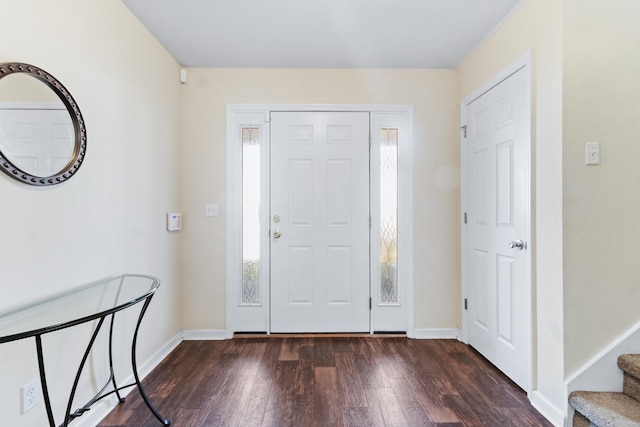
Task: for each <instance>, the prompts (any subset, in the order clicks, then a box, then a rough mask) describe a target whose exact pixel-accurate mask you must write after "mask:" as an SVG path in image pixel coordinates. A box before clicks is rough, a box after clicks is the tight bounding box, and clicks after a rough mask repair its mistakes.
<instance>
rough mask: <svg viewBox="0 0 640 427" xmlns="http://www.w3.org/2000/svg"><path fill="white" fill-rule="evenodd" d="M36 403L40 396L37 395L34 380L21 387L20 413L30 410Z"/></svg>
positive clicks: (35, 381) (36, 384)
mask: <svg viewBox="0 0 640 427" xmlns="http://www.w3.org/2000/svg"><path fill="white" fill-rule="evenodd" d="M38 402H40V395H39V394H38V380H37V379H35V380H33V381H31V382H30V383H29V384H27V385H25V386H23V387H22V413H23V414H24V413H26V412H27V411H29V410H31V408H33V407H34V406H36V405H37V404H38Z"/></svg>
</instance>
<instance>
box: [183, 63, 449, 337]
mask: <svg viewBox="0 0 640 427" xmlns="http://www.w3.org/2000/svg"><path fill="white" fill-rule="evenodd" d="M456 93H457V81H456V73H455V72H454V71H451V70H332V69H323V70H313V69H311V70H309V69H190V70H189V83H188V84H187V85H185V86H184V93H183V96H184V102H183V109H182V123H183V127H182V129H183V131H182V140H183V158H182V167H183V170H184V175H183V179H184V186H183V188H184V193H183V209H184V214H185V230H184V232H183V237H184V241H183V246H182V265H183V276H182V277H183V283H184V294H183V305H182V307H183V311H182V315H183V327H184V328H185V329H224V327H225V273H224V272H225V261H226V260H225V221H224V213H225V208H224V201H225V124H226V122H225V120H226V118H225V106H226V104H243V103H246V104H260V103H265V104H266V103H270V104H273V103H296V104H411V105H414V107H415V129H414V132H415V133H414V136H415V146H414V153H415V156H414V162H415V166H414V167H415V194H414V197H415V301H416V304H415V311H416V313H415V327H416V328H456V327H458V326H459V323H460V321H459V318H460V308H459V307H460V303H459V301H460V300H459V282H460V279H459V275H460V273H459V270H460V265H459V259H460V253H459V185H458V179H457V176H458V175H459V171H458V165H459V149H458V143H457V138H458V129H457V127H458V126H459V125H458V120H459V119H458V117H459V111H458V107H457V103H456ZM450 177H453V179H452V178H450ZM206 202H216V203H218V204H219V205H220V206H221V213H222V215H221V216H220V217H218V218H205V217H204V205H205V203H206Z"/></svg>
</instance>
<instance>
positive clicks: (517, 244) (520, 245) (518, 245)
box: [509, 239, 524, 251]
mask: <svg viewBox="0 0 640 427" xmlns="http://www.w3.org/2000/svg"><path fill="white" fill-rule="evenodd" d="M509 247H510V248H511V249H517V250H519V251H521V250H523V249H524V242H523V241H522V240H520V239H518V240H512V241H510V242H509Z"/></svg>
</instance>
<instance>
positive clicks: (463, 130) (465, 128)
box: [460, 125, 467, 138]
mask: <svg viewBox="0 0 640 427" xmlns="http://www.w3.org/2000/svg"><path fill="white" fill-rule="evenodd" d="M460 129H462V136H464V137H465V138H466V137H467V125H464V126H460Z"/></svg>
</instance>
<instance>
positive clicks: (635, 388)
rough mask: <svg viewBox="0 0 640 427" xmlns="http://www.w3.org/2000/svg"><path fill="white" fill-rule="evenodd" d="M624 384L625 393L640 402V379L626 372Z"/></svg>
mask: <svg viewBox="0 0 640 427" xmlns="http://www.w3.org/2000/svg"><path fill="white" fill-rule="evenodd" d="M622 384H623V385H622V391H623V392H624V394H626V395H627V396H629V397H632V398H634V399H635V400H637V401H638V402H640V379H638V378H636V377H634V376H632V375H630V374H628V373H626V372H625V373H624V380H623V383H622Z"/></svg>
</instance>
